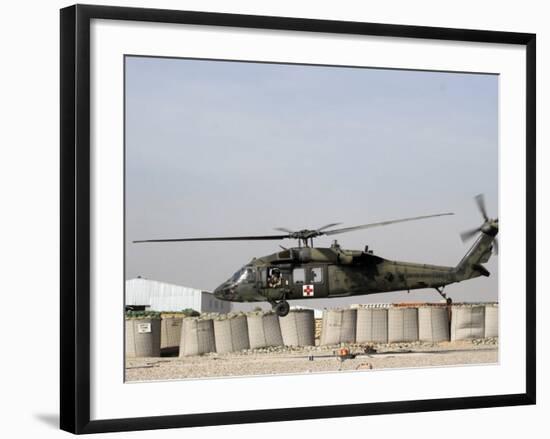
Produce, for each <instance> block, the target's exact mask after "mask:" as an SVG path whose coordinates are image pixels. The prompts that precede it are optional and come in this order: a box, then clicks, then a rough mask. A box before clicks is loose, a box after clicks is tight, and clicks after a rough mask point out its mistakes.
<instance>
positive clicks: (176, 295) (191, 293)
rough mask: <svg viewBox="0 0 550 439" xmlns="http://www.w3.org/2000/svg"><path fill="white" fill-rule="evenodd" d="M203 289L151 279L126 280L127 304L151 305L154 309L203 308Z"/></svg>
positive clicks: (198, 309)
mask: <svg viewBox="0 0 550 439" xmlns="http://www.w3.org/2000/svg"><path fill="white" fill-rule="evenodd" d="M201 297H202V290H198V289H196V288H188V287H183V286H181V285H174V284H169V283H165V282H159V281H156V280H150V279H142V278H137V279H129V280H127V281H126V305H141V306H149V307H150V309H151V310H153V311H181V310H183V309H186V308H192V309H194V310H197V311H200V310H201Z"/></svg>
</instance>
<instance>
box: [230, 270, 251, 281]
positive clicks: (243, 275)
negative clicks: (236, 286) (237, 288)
mask: <svg viewBox="0 0 550 439" xmlns="http://www.w3.org/2000/svg"><path fill="white" fill-rule="evenodd" d="M255 280H256V274H255V270H254V269H253V268H252V267H244V268H241V269H240V270H239V271H237V272H236V273H235V274H234V275H233V276H231V281H232V282H254V281H255Z"/></svg>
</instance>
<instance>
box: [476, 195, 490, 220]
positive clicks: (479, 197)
mask: <svg viewBox="0 0 550 439" xmlns="http://www.w3.org/2000/svg"><path fill="white" fill-rule="evenodd" d="M475 200H476V203H477V207H478V209H479V211H480V212H481V215H482V216H483V219H484V220H485V221H487V220H488V219H489V217H488V216H487V209H486V208H485V197H484V196H483V194H479V195H476V196H475Z"/></svg>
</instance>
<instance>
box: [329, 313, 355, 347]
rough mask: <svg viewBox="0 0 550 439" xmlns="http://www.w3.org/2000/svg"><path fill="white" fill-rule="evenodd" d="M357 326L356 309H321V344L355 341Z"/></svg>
mask: <svg viewBox="0 0 550 439" xmlns="http://www.w3.org/2000/svg"><path fill="white" fill-rule="evenodd" d="M356 327H357V310H356V309H351V308H348V309H328V310H324V311H323V322H322V326H321V340H320V344H321V346H327V345H333V344H340V343H355V338H356Z"/></svg>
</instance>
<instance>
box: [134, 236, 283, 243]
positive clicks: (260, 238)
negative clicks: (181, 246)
mask: <svg viewBox="0 0 550 439" xmlns="http://www.w3.org/2000/svg"><path fill="white" fill-rule="evenodd" d="M285 238H289V236H288V235H264V236H217V237H210V238H176V239H143V240H140V241H132V242H133V243H134V244H137V243H143V242H184V241H264V240H276V239H285Z"/></svg>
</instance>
